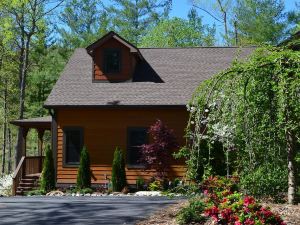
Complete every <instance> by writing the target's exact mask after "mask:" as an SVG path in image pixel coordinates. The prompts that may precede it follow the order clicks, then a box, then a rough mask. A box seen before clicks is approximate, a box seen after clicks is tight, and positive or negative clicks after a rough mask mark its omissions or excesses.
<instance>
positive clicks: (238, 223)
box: [234, 221, 243, 225]
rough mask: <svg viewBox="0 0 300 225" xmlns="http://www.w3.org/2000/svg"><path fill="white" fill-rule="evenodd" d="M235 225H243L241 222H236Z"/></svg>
mask: <svg viewBox="0 0 300 225" xmlns="http://www.w3.org/2000/svg"><path fill="white" fill-rule="evenodd" d="M234 225H243V224H242V223H241V222H240V221H235V222H234Z"/></svg>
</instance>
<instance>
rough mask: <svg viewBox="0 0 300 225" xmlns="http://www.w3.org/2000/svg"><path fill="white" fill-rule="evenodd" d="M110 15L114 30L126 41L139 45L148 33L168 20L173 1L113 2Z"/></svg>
mask: <svg viewBox="0 0 300 225" xmlns="http://www.w3.org/2000/svg"><path fill="white" fill-rule="evenodd" d="M112 2H113V3H115V4H112V5H111V6H110V7H108V9H107V10H108V13H109V14H110V15H111V16H112V24H113V28H114V30H115V31H116V32H118V33H120V34H121V35H122V36H123V37H124V38H125V39H126V40H128V41H130V42H131V43H133V44H135V45H137V46H138V45H139V44H140V41H141V38H142V37H143V36H144V35H145V34H146V31H147V30H148V29H149V28H150V27H153V26H154V25H157V24H158V22H159V21H161V20H162V19H165V18H167V16H168V14H169V11H170V9H171V6H172V0H112Z"/></svg>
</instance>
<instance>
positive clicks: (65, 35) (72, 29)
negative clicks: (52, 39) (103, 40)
mask: <svg viewBox="0 0 300 225" xmlns="http://www.w3.org/2000/svg"><path fill="white" fill-rule="evenodd" d="M100 3H101V1H100ZM100 3H99V1H97V0H82V1H81V0H68V1H67V3H66V6H65V8H64V10H63V12H62V13H61V15H60V17H59V18H60V21H61V22H62V23H63V26H62V27H60V28H59V29H58V31H59V33H60V35H61V40H62V42H63V45H64V46H65V47H68V48H69V49H70V50H72V49H74V48H76V47H86V46H87V45H88V44H90V43H92V42H93V41H95V40H96V39H97V38H99V36H101V35H103V34H104V33H106V32H107V31H108V30H107V27H108V23H109V21H108V14H107V13H105V12H104V11H103V10H101V4H100Z"/></svg>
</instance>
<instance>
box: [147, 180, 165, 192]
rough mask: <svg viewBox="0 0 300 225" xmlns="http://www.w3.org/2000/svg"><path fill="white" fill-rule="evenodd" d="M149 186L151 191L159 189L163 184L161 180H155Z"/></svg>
mask: <svg viewBox="0 0 300 225" xmlns="http://www.w3.org/2000/svg"><path fill="white" fill-rule="evenodd" d="M148 188H149V190H150V191H159V190H161V189H162V185H161V183H160V181H158V180H155V181H153V182H151V183H150V184H149V186H148Z"/></svg>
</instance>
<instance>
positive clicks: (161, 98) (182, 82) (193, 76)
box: [45, 47, 254, 107]
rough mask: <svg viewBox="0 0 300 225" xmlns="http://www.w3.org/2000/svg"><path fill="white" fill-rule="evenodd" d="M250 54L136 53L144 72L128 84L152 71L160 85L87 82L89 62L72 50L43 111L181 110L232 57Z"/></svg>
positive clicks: (209, 50) (204, 51)
mask: <svg viewBox="0 0 300 225" xmlns="http://www.w3.org/2000/svg"><path fill="white" fill-rule="evenodd" d="M253 49H254V48H229V47H224V48H223V47H211V48H209V47H207V48H173V49H171V48H169V49H163V48H152V49H150V48H149V49H147V48H144V49H143V48H142V49H139V50H140V52H141V54H142V56H143V57H144V59H145V60H146V62H147V63H145V64H148V68H146V66H140V68H139V69H137V71H136V72H135V74H134V77H135V78H136V79H135V78H134V79H133V80H137V81H138V79H137V78H138V77H142V76H145V73H149V71H150V70H152V73H155V74H156V76H159V78H160V80H162V81H163V82H161V83H154V82H123V83H106V82H105V83H99V82H98V83H96V82H92V58H91V56H90V55H89V54H87V51H86V49H82V48H80V49H76V50H75V52H74V54H73V56H72V57H71V58H70V60H69V62H68V64H67V65H66V67H65V69H64V71H63V73H62V75H61V76H60V78H59V79H58V81H57V83H56V85H55V86H54V88H53V90H52V91H51V93H50V95H49V97H48V99H47V100H46V102H45V107H58V106H112V105H118V106H178V105H180V106H182V105H186V104H187V103H188V101H189V99H190V98H191V96H192V93H193V92H194V90H195V88H196V87H197V86H198V85H199V84H200V82H202V81H204V80H206V79H208V78H210V77H211V76H213V75H214V74H216V73H218V72H220V71H221V70H224V69H226V68H227V67H229V66H230V64H231V62H232V61H233V60H234V59H235V58H237V59H239V58H245V57H246V56H247V55H248V54H250V53H251V51H253ZM149 68H150V69H149ZM150 80H151V79H150Z"/></svg>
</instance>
